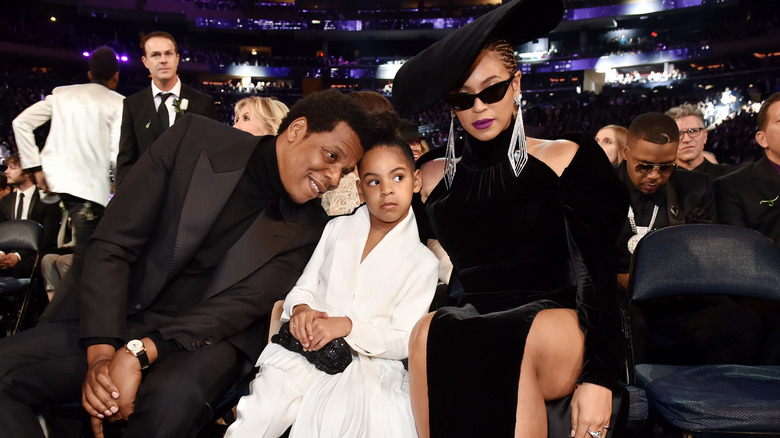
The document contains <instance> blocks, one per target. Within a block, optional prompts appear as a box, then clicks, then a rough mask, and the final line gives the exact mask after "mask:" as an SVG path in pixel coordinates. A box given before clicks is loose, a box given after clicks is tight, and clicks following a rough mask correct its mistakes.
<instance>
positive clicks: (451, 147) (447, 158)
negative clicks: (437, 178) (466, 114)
mask: <svg viewBox="0 0 780 438" xmlns="http://www.w3.org/2000/svg"><path fill="white" fill-rule="evenodd" d="M450 114H451V115H452V119H450V135H449V136H448V137H447V151H446V154H445V155H444V185H445V186H446V187H447V190H449V188H450V186H452V180H453V179H454V178H455V113H453V112H450Z"/></svg>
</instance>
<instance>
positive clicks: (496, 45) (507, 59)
mask: <svg viewBox="0 0 780 438" xmlns="http://www.w3.org/2000/svg"><path fill="white" fill-rule="evenodd" d="M482 50H483V51H486V52H493V53H494V54H495V55H496V56H498V58H499V59H500V60H501V62H503V63H504V65H505V66H506V69H507V70H508V71H509V73H511V74H512V77H514V76H515V73H517V58H515V50H514V49H513V48H512V45H511V44H509V41H507V40H494V41H491V42H489V43H488V44H487V45H486V46H485V48H484V49H482Z"/></svg>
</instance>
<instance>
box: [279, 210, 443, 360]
mask: <svg viewBox="0 0 780 438" xmlns="http://www.w3.org/2000/svg"><path fill="white" fill-rule="evenodd" d="M369 229H370V219H369V214H368V208H367V207H366V206H365V205H363V206H361V207H360V208H358V209H357V210H356V211H355V213H354V214H353V215H350V216H340V217H337V218H335V219H333V220H331V221H330V222H328V224H327V225H326V226H325V230H324V231H323V233H322V237H321V238H320V242H319V243H318V244H317V248H316V249H315V250H314V254H313V255H312V257H311V260H309V263H308V264H307V265H306V268H305V269H304V271H303V275H301V277H300V279H299V280H298V283H297V284H296V285H295V287H294V288H293V289H292V291H290V293H289V294H288V295H287V298H286V299H285V301H284V313H283V314H282V320H283V321H286V320H289V319H290V315H291V312H292V309H293V307H295V306H297V305H299V304H308V305H309V307H311V308H312V309H316V310H320V311H324V312H327V313H328V315H329V316H347V317H349V318H350V319H351V320H352V332H351V333H350V334H349V335H348V336H347V337H346V338H345V339H346V341H347V343H349V345H350V346H351V347H352V348H353V349H354V350H355V351H356V352H357V353H358V354H362V355H365V356H371V357H381V358H385V359H396V360H400V359H405V358H406V357H408V356H409V334H410V332H411V330H412V328H413V327H414V324H415V323H416V322H417V321H418V320H419V319H420V318H421V317H422V316H423V315H425V314H426V313H427V312H428V309H429V307H430V305H431V301H432V300H433V295H434V293H435V290H436V283H437V281H438V270H439V260H438V259H437V258H436V256H435V255H434V254H433V253H432V252H431V251H430V250H429V249H428V248H426V247H425V245H423V244H422V243H420V237H419V234H418V233H417V222H416V220H415V218H414V213H413V212H412V209H411V208H410V209H409V214H408V215H407V216H406V218H404V220H403V221H401V222H400V223H399V224H398V225H396V226H395V228H393V229H392V230H391V231H390V232H389V233H387V235H386V236H385V237H384V238H383V239H382V240H381V241H380V242H379V244H378V245H377V246H376V247H375V248H374V249H373V250H372V251H371V252H370V253H369V254H368V255H367V256H366V258H365V260H363V262H362V263H361V261H360V258H361V256H362V255H363V249H364V247H365V244H366V240H367V238H368V232H369Z"/></svg>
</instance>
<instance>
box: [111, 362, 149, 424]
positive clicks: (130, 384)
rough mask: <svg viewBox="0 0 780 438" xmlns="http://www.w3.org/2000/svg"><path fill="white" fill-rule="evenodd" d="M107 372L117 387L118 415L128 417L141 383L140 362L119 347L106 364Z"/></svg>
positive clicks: (133, 406)
mask: <svg viewBox="0 0 780 438" xmlns="http://www.w3.org/2000/svg"><path fill="white" fill-rule="evenodd" d="M108 373H109V375H111V379H112V380H113V381H114V383H116V386H117V388H119V398H118V399H117V403H118V405H119V414H118V415H119V417H121V418H124V419H128V418H129V417H130V414H132V413H133V411H134V410H135V396H136V394H137V393H138V387H139V386H140V385H141V362H139V361H138V358H137V357H135V356H133V355H132V353H130V352H128V351H127V349H126V348H120V349H119V350H117V352H116V354H114V358H113V359H112V360H111V363H110V364H109V365H108Z"/></svg>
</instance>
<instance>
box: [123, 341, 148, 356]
mask: <svg viewBox="0 0 780 438" xmlns="http://www.w3.org/2000/svg"><path fill="white" fill-rule="evenodd" d="M127 349H128V350H130V351H132V352H133V353H135V354H138V353H139V352H141V351H142V350H143V349H144V343H143V342H141V341H139V340H138V339H133V340H132V341H130V342H128V343H127Z"/></svg>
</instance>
